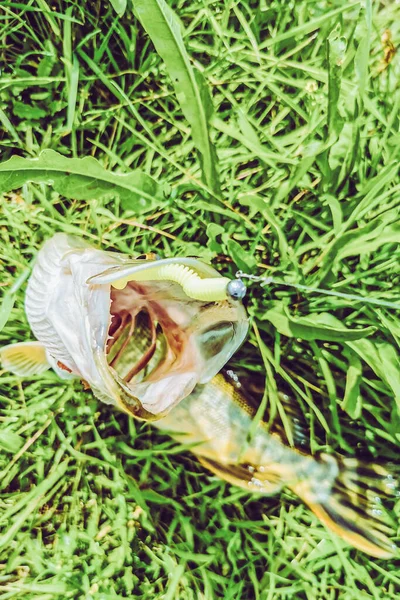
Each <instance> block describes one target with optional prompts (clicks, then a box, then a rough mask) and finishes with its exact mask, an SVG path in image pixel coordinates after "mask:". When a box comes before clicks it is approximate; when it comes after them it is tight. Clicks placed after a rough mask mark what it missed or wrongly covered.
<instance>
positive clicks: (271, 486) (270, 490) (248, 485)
mask: <svg viewBox="0 0 400 600" xmlns="http://www.w3.org/2000/svg"><path fill="white" fill-rule="evenodd" d="M197 458H198V460H199V461H200V463H201V464H202V465H203V466H204V467H206V468H207V469H209V470H210V471H212V472H213V473H215V475H217V476H218V477H220V478H221V479H223V480H224V481H227V482H228V483H231V484H232V485H237V486H238V487H241V488H244V489H245V490H247V491H251V492H259V493H261V494H264V495H273V494H277V493H278V492H280V491H281V490H282V488H283V487H284V485H285V482H284V481H283V479H282V477H281V476H280V474H278V473H276V472H275V471H272V470H271V471H268V470H267V469H265V470H263V471H262V472H261V471H260V470H259V469H258V468H257V467H255V466H252V465H244V464H239V465H235V464H223V463H220V462H218V461H216V460H212V459H211V458H205V457H203V456H198V457H197Z"/></svg>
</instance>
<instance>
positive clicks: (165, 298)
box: [0, 233, 248, 420]
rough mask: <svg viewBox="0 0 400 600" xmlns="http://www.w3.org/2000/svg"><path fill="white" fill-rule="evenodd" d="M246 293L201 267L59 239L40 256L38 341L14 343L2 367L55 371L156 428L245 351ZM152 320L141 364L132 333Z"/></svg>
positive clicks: (35, 305) (33, 286)
mask: <svg viewBox="0 0 400 600" xmlns="http://www.w3.org/2000/svg"><path fill="white" fill-rule="evenodd" d="M238 284H239V285H238ZM240 284H241V285H240ZM244 293H245V286H244V284H243V283H242V282H238V281H236V280H235V281H231V280H229V279H228V278H226V277H222V276H221V275H220V274H219V273H218V272H217V271H216V270H215V269H213V268H212V267H211V266H209V265H206V264H204V263H202V262H201V261H199V260H196V259H193V258H168V259H162V260H156V259H155V257H154V255H153V256H152V257H151V258H150V259H136V260H135V259H132V258H130V257H128V256H126V255H123V254H118V253H115V252H105V251H102V250H97V249H95V248H93V247H91V246H90V245H88V244H86V243H85V242H83V241H82V240H80V239H79V238H76V237H74V236H70V235H65V234H61V233H58V234H56V235H55V236H54V237H53V238H51V239H50V240H48V241H47V242H46V243H45V244H44V246H43V248H42V249H41V250H40V251H39V253H38V256H37V260H36V263H35V266H34V268H33V271H32V275H31V277H30V280H29V282H28V287H27V292H26V301H25V309H26V314H27V317H28V321H29V324H30V326H31V328H32V331H33V333H34V335H35V336H36V338H37V340H38V342H24V343H18V344H11V345H10V346H7V347H5V348H2V349H1V350H0V358H1V361H2V364H3V367H4V368H6V369H8V370H11V371H13V372H14V373H16V374H18V375H21V376H30V375H33V374H36V373H40V372H43V371H44V370H46V369H47V368H49V367H50V366H51V367H52V368H53V369H54V370H55V371H56V372H57V373H58V374H59V375H60V376H61V377H70V376H77V377H79V378H81V379H83V380H84V381H85V382H86V383H87V384H88V385H89V386H90V387H91V389H92V390H93V393H94V394H95V395H96V396H97V397H98V398H100V399H101V400H103V401H104V402H106V403H109V404H114V405H117V406H119V407H120V408H122V409H123V410H124V411H125V412H128V413H130V414H133V415H134V416H136V417H138V418H141V419H146V420H153V419H157V418H160V417H161V416H163V415H165V414H167V413H168V412H169V410H171V408H173V407H174V406H175V405H176V404H177V403H178V402H180V401H181V400H182V399H183V398H185V397H186V396H187V395H188V394H190V393H191V392H192V390H193V389H194V387H195V386H196V385H197V384H199V383H206V382H207V381H209V380H210V379H212V377H213V376H214V375H215V374H216V373H218V371H220V369H221V368H222V367H223V366H224V365H225V363H226V362H227V361H228V360H229V358H230V357H231V356H232V354H233V353H234V352H235V351H236V350H237V348H238V347H239V346H240V345H241V344H242V342H243V340H244V338H245V336H246V334H247V330H248V321H247V316H246V312H245V310H244V308H243V306H242V303H241V301H240V300H241V299H242V298H243V296H244ZM144 321H145V322H146V326H147V327H149V328H150V331H151V336H150V337H151V339H150V342H149V343H148V344H147V346H146V345H145V343H144V342H143V344H144V346H143V348H142V349H141V350H142V352H141V357H140V359H139V360H138V358H137V357H138V352H137V345H138V344H140V343H141V342H140V340H139V341H138V339H137V338H135V336H134V331H135V326H136V325H137V324H138V323H139V322H140V323H142V325H143V322H144ZM133 345H134V346H135V348H133Z"/></svg>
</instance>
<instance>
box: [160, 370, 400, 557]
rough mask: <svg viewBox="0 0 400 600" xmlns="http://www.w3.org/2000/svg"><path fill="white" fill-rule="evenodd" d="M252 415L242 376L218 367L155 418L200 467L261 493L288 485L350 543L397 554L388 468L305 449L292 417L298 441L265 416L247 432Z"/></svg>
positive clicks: (393, 484) (395, 489) (394, 488)
mask: <svg viewBox="0 0 400 600" xmlns="http://www.w3.org/2000/svg"><path fill="white" fill-rule="evenodd" d="M231 375H232V373H231ZM249 377H251V375H249ZM285 401H286V402H288V401H289V399H288V398H287V397H285ZM253 417H254V410H253V401H251V402H250V401H249V399H248V397H246V394H245V393H244V392H243V390H242V384H241V383H240V380H239V379H238V378H237V377H236V376H233V377H232V376H228V375H227V374H226V373H224V374H222V373H220V374H218V375H216V376H215V377H214V378H213V379H212V381H211V382H209V383H207V384H205V385H198V386H196V388H195V389H194V391H193V392H192V393H191V394H190V395H189V396H188V397H187V398H185V399H184V400H182V402H180V403H179V405H178V406H176V407H175V408H174V410H172V411H171V412H170V413H169V414H168V415H167V416H166V417H164V418H162V419H161V420H159V421H156V422H154V423H153V425H155V426H156V427H157V428H159V429H162V430H164V431H166V432H168V434H169V435H171V436H172V437H173V438H174V439H176V440H177V441H179V442H180V443H184V444H187V445H188V446H189V447H190V451H191V452H192V453H194V454H195V455H196V456H197V457H198V458H199V460H200V462H201V463H202V464H203V465H204V466H206V467H207V468H208V469H210V470H211V471H212V472H214V473H215V474H216V475H218V476H219V477H220V478H222V479H225V480H226V481H228V482H230V483H231V484H234V485H237V486H239V487H241V488H243V489H245V490H247V491H249V492H257V493H259V494H264V495H272V494H276V493H278V492H280V491H281V490H282V489H284V488H287V489H289V490H291V491H292V492H294V493H295V494H296V495H298V496H299V497H300V498H301V499H302V500H303V502H304V503H305V504H307V505H308V506H309V508H311V510H312V511H313V512H314V513H315V514H316V515H317V516H318V518H319V519H320V520H321V521H322V522H323V523H324V524H325V525H326V526H327V527H328V528H329V529H331V530H332V531H334V532H335V533H336V534H338V535H339V536H340V537H342V538H343V539H344V540H346V541H347V542H348V543H349V544H351V545H353V546H355V547H356V548H359V549H360V550H362V551H364V552H367V553H368V554H371V555H372V556H375V557H378V558H390V557H392V556H394V555H396V554H397V548H396V545H395V544H393V543H392V542H391V540H390V537H389V536H390V535H393V523H392V521H391V519H390V518H389V517H388V514H387V513H385V510H384V508H383V506H382V500H381V499H382V498H383V497H389V496H393V495H395V496H397V495H398V494H399V488H398V482H397V481H396V480H395V479H394V477H393V476H392V475H391V474H390V472H388V471H387V470H386V469H385V468H384V467H382V466H380V465H376V464H365V463H362V462H360V461H358V460H357V459H353V458H344V457H341V456H338V455H328V454H321V455H320V456H312V455H311V454H309V453H308V452H307V451H306V450H305V449H304V439H303V437H302V433H301V427H300V430H299V425H298V423H299V419H298V418H297V417H292V420H291V426H292V428H293V434H294V438H295V444H296V442H297V447H290V446H289V445H288V444H287V440H285V439H284V438H283V435H282V434H279V433H276V432H275V433H271V432H270V431H269V429H268V426H267V424H266V422H265V421H264V420H261V421H260V422H259V424H258V426H257V427H256V429H255V431H254V432H253V435H252V436H251V437H250V439H249V432H250V431H251V429H252V425H253ZM299 433H300V435H299ZM296 436H297V437H296Z"/></svg>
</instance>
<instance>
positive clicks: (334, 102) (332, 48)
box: [328, 25, 346, 138]
mask: <svg viewBox="0 0 400 600" xmlns="http://www.w3.org/2000/svg"><path fill="white" fill-rule="evenodd" d="M345 56H346V39H345V38H344V37H342V36H341V35H340V25H337V26H336V27H335V29H334V30H333V31H331V33H330V34H329V37H328V132H329V137H330V138H337V136H338V135H339V133H340V131H341V129H342V127H343V119H342V117H341V115H340V112H339V98H340V89H341V82H342V71H343V63H344V59H345Z"/></svg>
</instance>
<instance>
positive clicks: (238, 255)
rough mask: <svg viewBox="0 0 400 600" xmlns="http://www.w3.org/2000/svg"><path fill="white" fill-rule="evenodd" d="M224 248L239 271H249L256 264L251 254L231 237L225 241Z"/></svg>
mask: <svg viewBox="0 0 400 600" xmlns="http://www.w3.org/2000/svg"><path fill="white" fill-rule="evenodd" d="M226 248H227V250H228V253H229V254H230V256H231V257H232V260H233V262H234V263H235V265H236V266H237V267H238V268H239V269H240V270H241V271H247V272H250V273H251V271H252V269H254V267H255V266H256V261H255V258H254V256H253V254H251V253H250V252H248V251H247V250H245V249H244V248H243V246H241V245H240V244H239V243H238V242H236V241H235V240H232V239H229V240H228V241H227V242H226Z"/></svg>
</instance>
